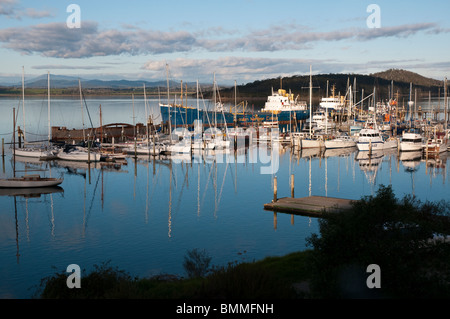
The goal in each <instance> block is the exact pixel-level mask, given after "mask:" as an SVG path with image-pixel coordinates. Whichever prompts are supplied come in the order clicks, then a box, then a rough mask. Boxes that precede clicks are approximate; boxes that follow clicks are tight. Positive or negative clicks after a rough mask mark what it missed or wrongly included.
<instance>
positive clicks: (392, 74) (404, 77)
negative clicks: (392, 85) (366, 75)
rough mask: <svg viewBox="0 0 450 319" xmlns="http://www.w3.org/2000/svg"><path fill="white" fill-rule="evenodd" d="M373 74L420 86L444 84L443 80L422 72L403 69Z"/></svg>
mask: <svg viewBox="0 0 450 319" xmlns="http://www.w3.org/2000/svg"><path fill="white" fill-rule="evenodd" d="M371 75H372V76H374V77H379V78H382V79H385V80H389V81H394V82H406V83H409V82H412V83H413V84H414V85H419V86H430V87H431V86H442V85H443V81H439V80H435V79H431V78H426V77H424V76H422V75H420V74H417V73H414V72H411V71H406V70H402V69H389V70H386V71H383V72H378V73H373V74H371Z"/></svg>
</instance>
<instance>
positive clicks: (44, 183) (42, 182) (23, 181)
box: [0, 108, 63, 188]
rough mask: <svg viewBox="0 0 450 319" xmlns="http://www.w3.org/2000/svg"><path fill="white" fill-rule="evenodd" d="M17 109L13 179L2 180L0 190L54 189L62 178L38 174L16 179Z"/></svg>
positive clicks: (0, 180)
mask: <svg viewBox="0 0 450 319" xmlns="http://www.w3.org/2000/svg"><path fill="white" fill-rule="evenodd" d="M15 114H16V109H15V108H13V123H14V130H13V162H14V168H13V177H12V178H5V179H0V188H31V187H33V188H34V187H52V186H57V185H59V184H61V183H62V182H63V179H62V178H53V177H41V176H40V175H38V174H32V175H23V176H20V177H16V147H15V146H16V133H15V132H16V119H15Z"/></svg>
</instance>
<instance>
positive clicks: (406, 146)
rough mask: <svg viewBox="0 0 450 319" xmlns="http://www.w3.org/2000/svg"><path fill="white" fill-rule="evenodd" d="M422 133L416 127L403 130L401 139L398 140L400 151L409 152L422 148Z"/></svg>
mask: <svg viewBox="0 0 450 319" xmlns="http://www.w3.org/2000/svg"><path fill="white" fill-rule="evenodd" d="M423 139H424V138H423V136H422V134H420V132H419V130H418V129H409V130H407V131H403V133H402V139H401V141H400V151H402V152H411V151H413V152H414V151H421V150H422V148H423V144H424V140H423Z"/></svg>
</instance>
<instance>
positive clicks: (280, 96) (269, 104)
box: [261, 89, 308, 114]
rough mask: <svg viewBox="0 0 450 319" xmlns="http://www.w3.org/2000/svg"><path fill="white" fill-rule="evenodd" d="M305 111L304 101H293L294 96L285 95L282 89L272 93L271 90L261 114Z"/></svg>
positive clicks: (306, 106) (306, 107)
mask: <svg viewBox="0 0 450 319" xmlns="http://www.w3.org/2000/svg"><path fill="white" fill-rule="evenodd" d="M307 109H308V105H307V104H306V101H298V99H297V98H295V99H294V94H291V93H286V90H283V89H279V90H278V91H277V92H274V91H273V89H272V95H269V96H268V97H267V101H266V103H265V104H264V108H262V109H261V112H274V113H275V114H276V113H278V112H283V111H305V110H307Z"/></svg>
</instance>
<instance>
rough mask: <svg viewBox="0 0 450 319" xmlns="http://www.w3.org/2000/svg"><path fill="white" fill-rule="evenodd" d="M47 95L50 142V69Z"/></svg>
mask: <svg viewBox="0 0 450 319" xmlns="http://www.w3.org/2000/svg"><path fill="white" fill-rule="evenodd" d="M47 95H48V142H49V143H50V136H51V127H50V71H49V72H47Z"/></svg>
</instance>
